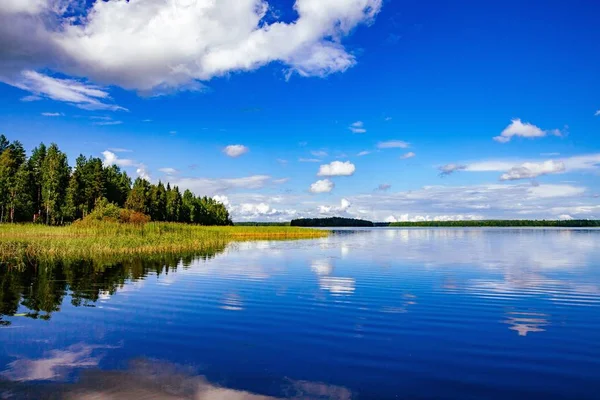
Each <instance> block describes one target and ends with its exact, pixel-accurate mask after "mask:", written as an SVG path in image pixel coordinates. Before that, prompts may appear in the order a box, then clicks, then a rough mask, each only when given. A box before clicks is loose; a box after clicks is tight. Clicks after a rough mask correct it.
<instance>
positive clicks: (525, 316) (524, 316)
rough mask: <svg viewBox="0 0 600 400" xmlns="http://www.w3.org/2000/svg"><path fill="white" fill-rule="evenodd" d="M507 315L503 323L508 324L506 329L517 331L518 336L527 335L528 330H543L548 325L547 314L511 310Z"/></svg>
mask: <svg viewBox="0 0 600 400" xmlns="http://www.w3.org/2000/svg"><path fill="white" fill-rule="evenodd" d="M507 316H508V319H507V320H506V321H505V323H506V324H508V325H510V327H509V328H508V329H510V330H513V331H517V332H518V333H519V336H527V334H528V333H530V332H544V331H545V330H546V327H547V326H548V325H550V323H549V322H548V319H547V318H548V315H547V314H542V313H536V312H517V311H511V312H509V313H508V315H507Z"/></svg>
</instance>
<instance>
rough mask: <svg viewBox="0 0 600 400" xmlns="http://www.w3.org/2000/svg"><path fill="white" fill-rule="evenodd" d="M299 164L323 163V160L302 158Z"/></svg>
mask: <svg viewBox="0 0 600 400" xmlns="http://www.w3.org/2000/svg"><path fill="white" fill-rule="evenodd" d="M298 162H310V163H317V162H321V160H319V159H318V158H302V157H300V158H299V159H298Z"/></svg>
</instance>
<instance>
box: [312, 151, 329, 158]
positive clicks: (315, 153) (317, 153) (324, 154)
mask: <svg viewBox="0 0 600 400" xmlns="http://www.w3.org/2000/svg"><path fill="white" fill-rule="evenodd" d="M310 154H312V155H313V156H315V157H327V156H328V153H327V152H326V151H324V150H313V151H311V152H310Z"/></svg>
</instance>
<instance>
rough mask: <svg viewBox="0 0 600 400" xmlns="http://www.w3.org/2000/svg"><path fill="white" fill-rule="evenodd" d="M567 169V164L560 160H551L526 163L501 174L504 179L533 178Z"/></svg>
mask: <svg viewBox="0 0 600 400" xmlns="http://www.w3.org/2000/svg"><path fill="white" fill-rule="evenodd" d="M564 171H565V164H564V163H563V162H560V161H554V160H549V161H545V162H543V163H524V164H521V165H519V166H516V167H513V168H511V169H509V170H508V171H507V172H506V173H504V174H502V175H501V176H500V180H502V181H512V180H517V179H533V178H537V177H538V176H541V175H546V174H555V173H558V172H564Z"/></svg>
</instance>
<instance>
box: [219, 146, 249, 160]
mask: <svg viewBox="0 0 600 400" xmlns="http://www.w3.org/2000/svg"><path fill="white" fill-rule="evenodd" d="M248 150H249V149H248V148H247V147H246V146H244V145H241V144H232V145H229V146H227V147H225V148H224V149H223V153H225V154H227V155H228V156H229V157H234V158H235V157H239V156H241V155H243V154H246V153H247V152H248Z"/></svg>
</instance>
